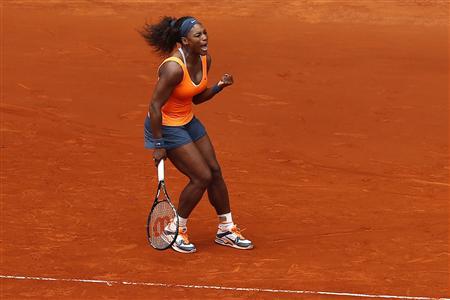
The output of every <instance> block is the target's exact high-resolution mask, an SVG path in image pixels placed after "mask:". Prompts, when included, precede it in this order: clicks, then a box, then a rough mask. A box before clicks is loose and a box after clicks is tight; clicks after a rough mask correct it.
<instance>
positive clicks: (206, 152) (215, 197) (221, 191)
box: [195, 134, 231, 215]
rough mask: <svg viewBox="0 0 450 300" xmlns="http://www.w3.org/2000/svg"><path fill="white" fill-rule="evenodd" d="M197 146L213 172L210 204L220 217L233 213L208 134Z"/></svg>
mask: <svg viewBox="0 0 450 300" xmlns="http://www.w3.org/2000/svg"><path fill="white" fill-rule="evenodd" d="M195 145H196V146H197V149H198V150H199V151H200V153H201V154H202V156H203V158H204V159H205V161H206V163H207V164H208V166H209V169H210V170H211V175H212V180H211V182H210V184H209V185H208V187H207V191H208V199H209V202H210V203H211V205H212V206H213V207H214V208H215V210H216V212H217V214H218V215H223V214H227V213H229V212H230V211H231V210H230V200H229V197H228V189H227V185H226V184H225V180H224V179H223V176H222V171H221V169H220V166H219V163H218V161H217V158H216V153H215V151H214V147H213V145H212V144H211V140H210V139H209V137H208V135H207V134H206V135H205V136H203V137H202V138H200V139H199V140H197V141H196V142H195Z"/></svg>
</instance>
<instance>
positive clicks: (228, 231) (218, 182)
mask: <svg viewBox="0 0 450 300" xmlns="http://www.w3.org/2000/svg"><path fill="white" fill-rule="evenodd" d="M195 145H196V146H197V149H198V150H199V151H200V153H201V154H202V156H203V158H204V160H205V161H206V163H207V165H208V166H209V168H210V171H211V174H212V180H211V181H210V183H209V185H208V187H207V191H208V199H209V202H211V204H212V205H213V206H214V208H215V209H216V212H217V215H218V217H219V226H218V227H219V228H218V230H217V234H216V239H215V242H216V243H217V244H220V245H224V246H229V247H233V248H237V249H252V248H253V243H252V241H250V240H248V239H246V238H245V237H244V236H243V235H242V234H241V233H240V231H239V229H238V228H237V227H236V225H234V223H233V218H232V217H231V210H230V200H229V197H228V189H227V185H226V184H225V180H224V179H223V177H222V171H221V170H220V166H219V163H218V162H217V158H216V154H215V152H214V147H213V146H212V144H211V140H210V139H209V137H208V135H205V136H203V137H202V138H200V139H198V140H197V141H196V142H195Z"/></svg>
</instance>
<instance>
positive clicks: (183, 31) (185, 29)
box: [180, 18, 199, 37]
mask: <svg viewBox="0 0 450 300" xmlns="http://www.w3.org/2000/svg"><path fill="white" fill-rule="evenodd" d="M198 23H199V22H198V21H197V20H196V19H194V18H187V19H186V20H184V21H183V23H181V26H180V37H183V36H187V34H188V33H189V31H190V30H191V29H192V27H194V25H195V24H198Z"/></svg>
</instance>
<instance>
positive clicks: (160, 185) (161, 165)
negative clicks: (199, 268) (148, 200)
mask: <svg viewBox="0 0 450 300" xmlns="http://www.w3.org/2000/svg"><path fill="white" fill-rule="evenodd" d="M161 191H162V192H163V193H164V198H163V199H162V200H160V199H159V196H160V195H161ZM161 202H167V203H168V204H169V206H170V207H171V208H172V210H173V212H174V215H175V225H176V228H177V230H176V231H175V236H174V238H173V241H172V242H171V243H170V244H168V245H167V246H166V247H164V248H156V247H155V246H154V245H153V244H152V235H151V228H150V223H151V220H152V213H153V210H154V209H155V207H156V206H157V205H158V204H159V203H161ZM179 221H180V220H179V218H178V213H177V210H176V208H175V206H174V205H173V204H172V201H171V200H170V197H169V194H168V193H167V189H166V183H165V181H164V160H161V161H160V163H159V165H158V189H157V190H156V196H155V201H153V205H152V208H151V209H150V213H149V214H148V218H147V240H148V242H149V244H150V245H151V246H152V247H153V248H155V249H156V250H166V249H168V248H170V247H172V245H173V243H174V242H175V240H176V239H177V236H178V224H179Z"/></svg>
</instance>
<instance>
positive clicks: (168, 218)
mask: <svg viewBox="0 0 450 300" xmlns="http://www.w3.org/2000/svg"><path fill="white" fill-rule="evenodd" d="M174 218H175V211H174V209H173V207H172V206H171V205H170V203H169V202H168V201H161V202H159V203H158V204H157V205H156V206H155V207H154V208H153V210H152V212H151V218H150V224H149V233H150V242H151V244H152V245H153V246H154V247H155V248H157V249H165V248H167V247H168V246H169V245H170V244H171V243H172V241H173V240H174V237H175V235H168V234H164V229H165V228H166V226H167V225H168V224H169V223H170V222H172V220H173V219H174Z"/></svg>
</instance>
